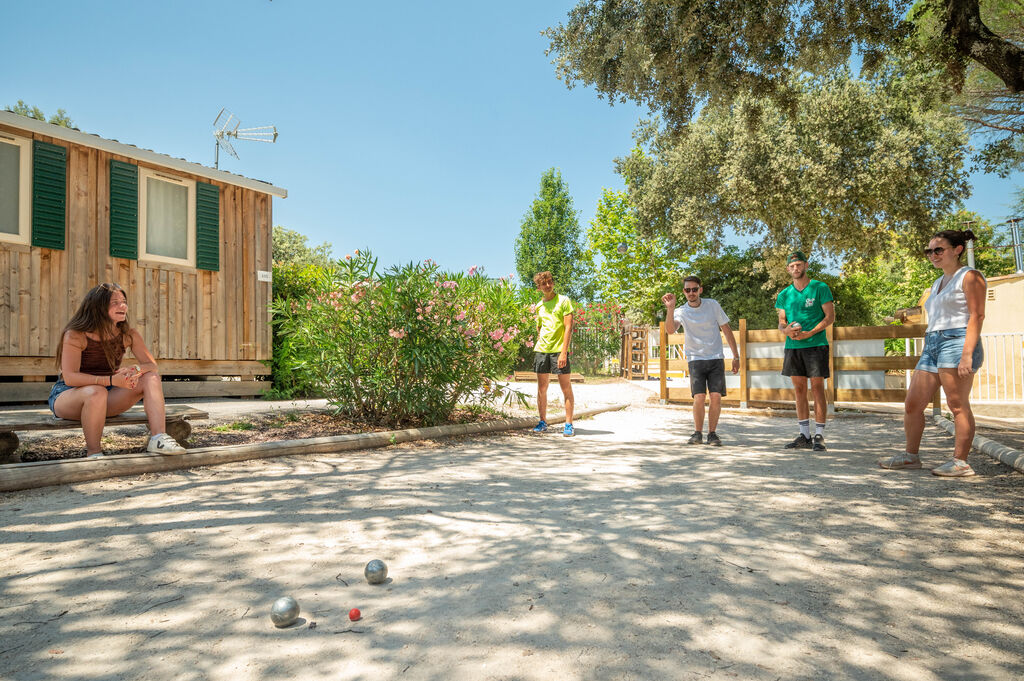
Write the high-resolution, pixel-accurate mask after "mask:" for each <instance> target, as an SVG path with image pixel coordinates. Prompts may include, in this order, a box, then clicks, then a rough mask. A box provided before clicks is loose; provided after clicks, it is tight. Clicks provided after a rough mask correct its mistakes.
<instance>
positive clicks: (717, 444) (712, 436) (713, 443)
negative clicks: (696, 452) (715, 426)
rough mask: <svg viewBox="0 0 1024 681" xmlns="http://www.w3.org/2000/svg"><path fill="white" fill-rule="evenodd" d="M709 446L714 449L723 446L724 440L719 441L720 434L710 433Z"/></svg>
mask: <svg viewBox="0 0 1024 681" xmlns="http://www.w3.org/2000/svg"><path fill="white" fill-rule="evenodd" d="M708 444H709V445H711V446H712V447H721V446H722V440H721V439H719V437H718V433H716V432H715V431H711V432H710V433H708Z"/></svg>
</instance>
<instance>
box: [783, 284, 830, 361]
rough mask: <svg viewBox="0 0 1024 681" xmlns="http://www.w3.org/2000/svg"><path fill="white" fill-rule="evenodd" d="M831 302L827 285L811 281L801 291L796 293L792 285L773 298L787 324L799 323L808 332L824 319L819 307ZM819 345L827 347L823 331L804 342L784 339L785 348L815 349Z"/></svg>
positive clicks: (826, 339) (826, 337)
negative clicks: (782, 312) (784, 316)
mask: <svg viewBox="0 0 1024 681" xmlns="http://www.w3.org/2000/svg"><path fill="white" fill-rule="evenodd" d="M832 300H833V299H832V291H831V289H829V287H828V284H826V283H825V282H823V281H818V280H817V279H811V280H810V281H809V282H808V283H807V286H805V287H804V289H803V290H802V291H798V290H797V288H796V286H794V285H793V284H790V285H789V286H787V287H786V288H784V289H782V290H781V291H779V295H778V297H776V298H775V308H776V309H778V310H784V311H785V313H786V321H787V322H788V323H790V324H792V323H793V322H800V328H801V329H803V330H806V331H810V330H811V329H813V328H814V327H815V326H817V324H818V322H820V321H821V320H822V319H824V318H825V311H824V310H822V309H821V306H822V305H824V304H825V303H831V302H832ZM819 345H828V336H826V335H825V330H824V329H822V330H821V331H819V332H818V333H816V334H814V335H813V336H811V337H810V338H805V339H804V340H793V339H792V338H790V337H789V336H787V337H786V347H787V348H816V347H818V346H819Z"/></svg>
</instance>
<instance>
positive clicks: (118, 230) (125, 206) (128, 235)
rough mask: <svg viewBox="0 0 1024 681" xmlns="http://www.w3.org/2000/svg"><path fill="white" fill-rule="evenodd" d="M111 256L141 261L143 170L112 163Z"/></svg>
mask: <svg viewBox="0 0 1024 681" xmlns="http://www.w3.org/2000/svg"><path fill="white" fill-rule="evenodd" d="M110 255H111V257H113V258H130V259H131V260H137V259H138V257H139V168H138V166H134V165H132V164H131V163H123V162H121V161H115V160H113V159H111V160H110Z"/></svg>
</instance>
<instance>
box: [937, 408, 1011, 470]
mask: <svg viewBox="0 0 1024 681" xmlns="http://www.w3.org/2000/svg"><path fill="white" fill-rule="evenodd" d="M932 418H933V419H934V420H935V425H937V426H939V427H941V428H943V429H945V431H946V432H947V433H949V434H950V435H954V434H955V433H956V426H955V425H954V424H953V422H952V421H950V420H949V419H947V418H946V417H945V416H934V417H932ZM971 446H972V447H973V448H974V449H976V450H978V451H979V452H981V453H982V454H986V455H988V456H990V457H992V458H993V459H995V460H996V461H999V462H1001V463H1005V464H1006V465H1007V466H1011V467H1013V468H1014V469H1016V470H1017V471H1019V472H1021V473H1024V452H1021V451H1018V450H1016V449H1014V448H1013V447H1007V446H1006V445H1003V444H999V443H998V442H996V441H995V440H990V439H988V438H987V437H983V436H981V435H975V436H974V442H972V443H971Z"/></svg>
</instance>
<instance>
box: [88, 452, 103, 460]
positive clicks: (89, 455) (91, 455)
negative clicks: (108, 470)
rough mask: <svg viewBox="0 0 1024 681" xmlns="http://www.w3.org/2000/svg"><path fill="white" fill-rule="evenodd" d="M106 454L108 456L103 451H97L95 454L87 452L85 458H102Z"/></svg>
mask: <svg viewBox="0 0 1024 681" xmlns="http://www.w3.org/2000/svg"><path fill="white" fill-rule="evenodd" d="M104 456H106V455H105V454H104V453H103V452H96V453H95V454H86V455H85V458H87V459H102V458H103V457H104Z"/></svg>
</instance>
